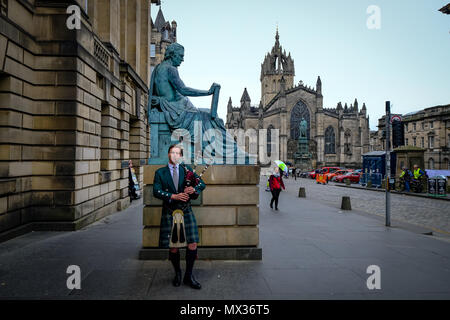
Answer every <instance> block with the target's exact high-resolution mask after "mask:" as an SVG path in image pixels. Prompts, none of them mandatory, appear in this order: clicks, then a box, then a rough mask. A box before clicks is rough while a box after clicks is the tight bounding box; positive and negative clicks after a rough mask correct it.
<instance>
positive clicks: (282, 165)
mask: <svg viewBox="0 0 450 320" xmlns="http://www.w3.org/2000/svg"><path fill="white" fill-rule="evenodd" d="M275 164H276V165H277V166H278V168H280V169H281V170H283V171H284V172H286V173H287V172H288V168H287V166H286V164H285V163H284V162H283V161H280V160H275Z"/></svg>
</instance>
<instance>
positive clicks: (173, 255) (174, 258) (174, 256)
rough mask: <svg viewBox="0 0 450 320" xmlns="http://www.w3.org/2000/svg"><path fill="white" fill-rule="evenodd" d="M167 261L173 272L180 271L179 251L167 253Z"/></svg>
mask: <svg viewBox="0 0 450 320" xmlns="http://www.w3.org/2000/svg"><path fill="white" fill-rule="evenodd" d="M169 260H170V261H171V262H172V265H173V268H174V270H175V272H179V271H181V268H180V250H177V252H172V251H169Z"/></svg>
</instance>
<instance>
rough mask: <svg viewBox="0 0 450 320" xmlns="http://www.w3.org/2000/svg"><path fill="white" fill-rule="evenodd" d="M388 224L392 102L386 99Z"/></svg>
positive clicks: (387, 224)
mask: <svg viewBox="0 0 450 320" xmlns="http://www.w3.org/2000/svg"><path fill="white" fill-rule="evenodd" d="M385 127H386V226H387V227H390V226H391V197H390V196H391V192H390V190H389V188H390V183H389V179H390V177H391V102H390V101H386V126H385Z"/></svg>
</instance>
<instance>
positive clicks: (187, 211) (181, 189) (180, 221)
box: [153, 144, 206, 289]
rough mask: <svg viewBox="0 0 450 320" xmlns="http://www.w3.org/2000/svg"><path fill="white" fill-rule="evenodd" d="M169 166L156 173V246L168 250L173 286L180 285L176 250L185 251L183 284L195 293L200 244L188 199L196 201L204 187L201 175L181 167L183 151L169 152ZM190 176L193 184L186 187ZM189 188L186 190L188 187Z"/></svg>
mask: <svg viewBox="0 0 450 320" xmlns="http://www.w3.org/2000/svg"><path fill="white" fill-rule="evenodd" d="M168 156H169V163H168V164H167V166H165V167H162V168H159V169H158V170H157V171H156V172H155V177H154V181H153V195H154V196H155V197H156V198H158V199H161V200H163V207H162V214H161V227H160V237H159V246H160V247H161V248H169V260H170V261H171V262H172V265H173V268H174V270H175V277H174V279H173V281H172V283H173V285H174V286H176V287H178V286H180V285H181V267H180V251H179V248H181V247H187V248H186V271H185V274H184V277H183V283H184V284H186V285H189V286H190V287H191V288H194V289H201V285H200V283H199V282H198V281H197V280H196V279H195V278H194V275H193V274H192V270H193V268H194V262H195V260H196V259H197V258H198V256H197V243H198V241H199V236H198V226H197V221H196V219H195V216H194V212H193V211H192V207H191V203H190V200H191V199H196V198H198V196H199V195H200V193H201V192H202V191H203V190H204V189H205V187H206V185H205V183H204V182H203V180H202V179H201V175H200V176H199V175H197V173H195V172H193V171H192V169H191V168H190V167H189V166H186V165H182V164H181V158H182V156H183V149H182V147H181V146H180V145H178V144H174V145H171V146H170V147H169V150H168ZM187 176H190V177H191V178H192V180H194V181H195V183H186V182H187V181H189V180H187V179H186V178H187ZM187 185H189V186H187Z"/></svg>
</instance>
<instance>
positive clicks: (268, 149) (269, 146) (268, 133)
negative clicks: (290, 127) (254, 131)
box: [267, 125, 275, 157]
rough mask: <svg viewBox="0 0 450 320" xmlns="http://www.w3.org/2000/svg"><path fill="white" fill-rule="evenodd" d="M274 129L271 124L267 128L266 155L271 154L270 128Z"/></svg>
mask: <svg viewBox="0 0 450 320" xmlns="http://www.w3.org/2000/svg"><path fill="white" fill-rule="evenodd" d="M273 129H275V128H274V126H273V125H270V126H269V127H268V128H267V156H268V157H270V156H271V155H272V130H273Z"/></svg>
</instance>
